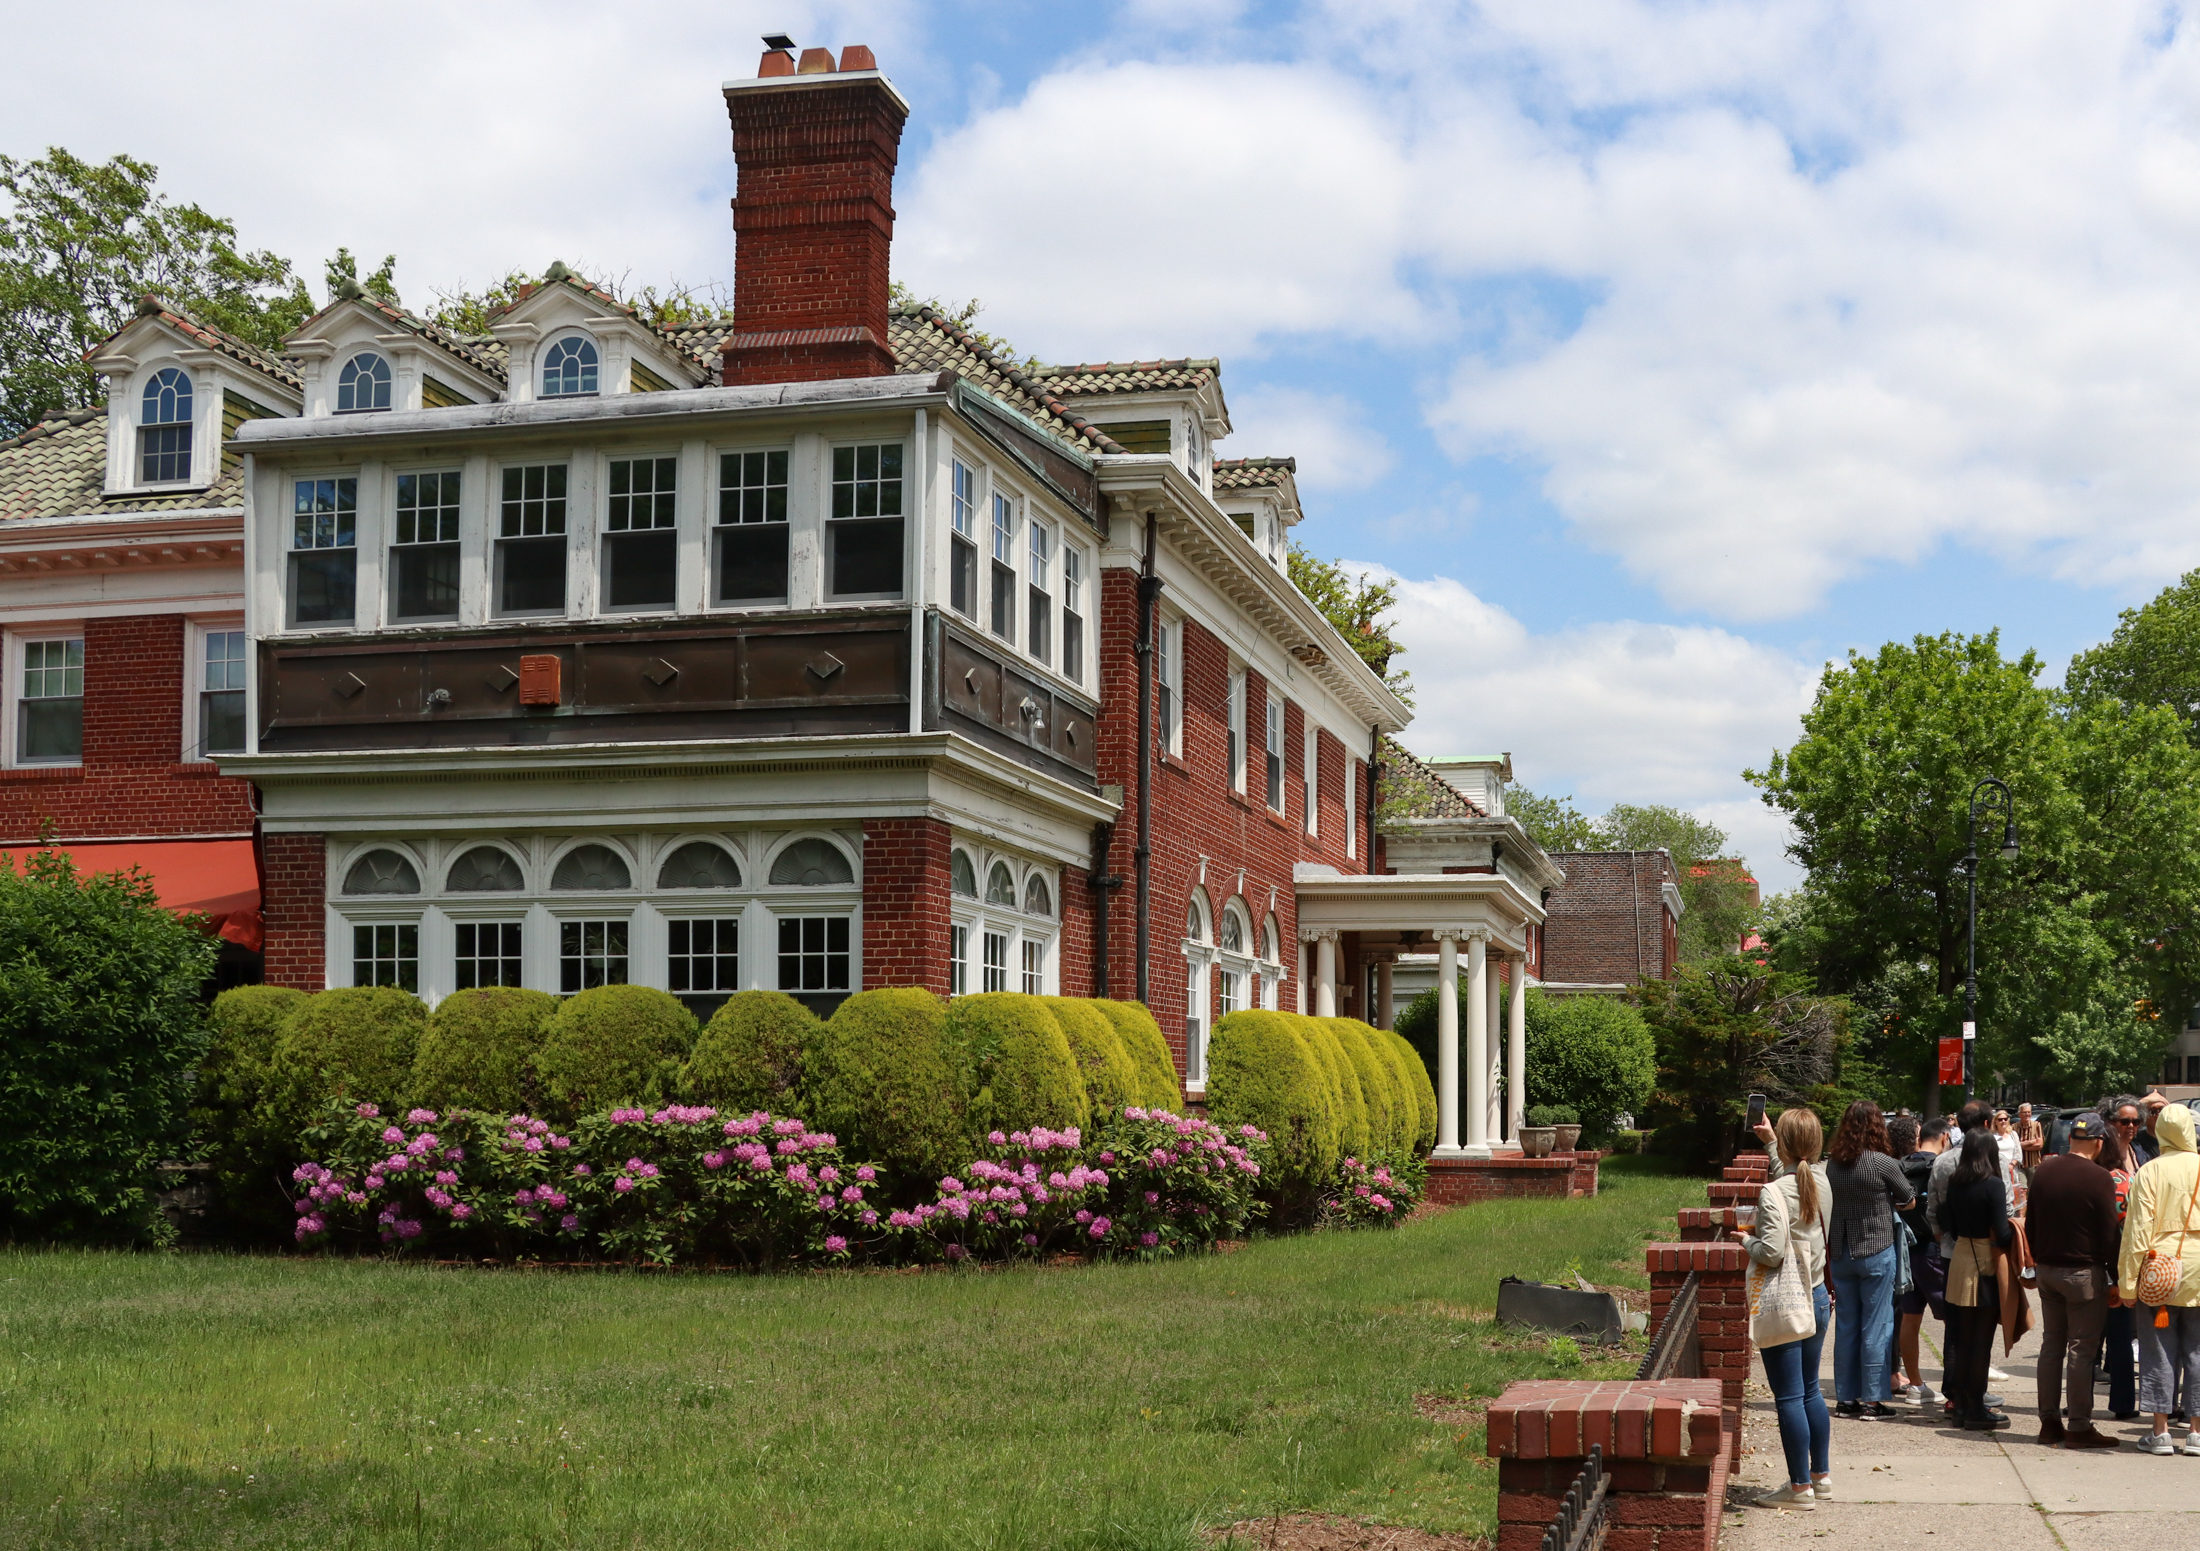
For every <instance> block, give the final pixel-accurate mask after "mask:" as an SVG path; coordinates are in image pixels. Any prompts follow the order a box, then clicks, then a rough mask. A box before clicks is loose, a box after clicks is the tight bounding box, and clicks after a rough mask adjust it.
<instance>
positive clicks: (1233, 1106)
mask: <svg viewBox="0 0 2200 1551" xmlns="http://www.w3.org/2000/svg"><path fill="white" fill-rule="evenodd" d="M1313 1027H1314V1020H1313V1019H1311V1018H1302V1017H1300V1016H1299V1015H1297V1014H1296V1013H1285V1012H1257V1011H1246V1012H1234V1013H1231V1014H1230V1015H1229V1016H1228V1017H1226V1018H1224V1019H1222V1021H1220V1022H1219V1023H1217V1024H1216V1025H1215V1028H1214V1033H1213V1034H1212V1035H1211V1036H1209V1038H1208V1041H1207V1117H1208V1118H1209V1119H1210V1120H1212V1121H1214V1122H1215V1124H1217V1125H1219V1126H1221V1127H1222V1128H1223V1129H1225V1130H1235V1129H1236V1128H1237V1127H1239V1126H1241V1125H1251V1126H1258V1127H1260V1129H1261V1130H1263V1131H1265V1132H1267V1133H1268V1140H1269V1143H1270V1145H1271V1146H1272V1147H1273V1148H1274V1150H1275V1160H1276V1162H1275V1167H1274V1168H1273V1169H1271V1170H1270V1171H1269V1173H1268V1174H1266V1175H1263V1176H1262V1183H1263V1186H1264V1187H1265V1188H1267V1189H1269V1190H1271V1191H1272V1193H1273V1196H1274V1198H1276V1199H1279V1200H1281V1201H1283V1202H1284V1203H1285V1204H1286V1205H1287V1206H1288V1205H1294V1204H1304V1203H1305V1202H1306V1201H1309V1200H1311V1199H1312V1197H1313V1194H1314V1192H1315V1191H1317V1190H1319V1189H1320V1188H1321V1187H1322V1186H1323V1185H1324V1184H1326V1183H1327V1182H1328V1181H1329V1179H1330V1177H1331V1176H1332V1175H1333V1174H1334V1173H1335V1172H1336V1169H1337V1164H1338V1161H1339V1160H1340V1159H1341V1158H1342V1157H1343V1156H1344V1154H1343V1151H1342V1149H1341V1147H1340V1145H1339V1142H1338V1134H1337V1133H1338V1127H1337V1117H1336V1109H1335V1099H1334V1094H1335V1085H1334V1083H1333V1081H1332V1079H1331V1077H1330V1074H1329V1067H1328V1065H1327V1063H1326V1062H1324V1061H1323V1059H1322V1058H1321V1056H1319V1055H1318V1054H1316V1053H1315V1050H1314V1047H1313V1044H1312V1042H1311V1041H1310V1040H1309V1039H1308V1037H1307V1031H1308V1030H1310V1029H1312V1028H1313Z"/></svg>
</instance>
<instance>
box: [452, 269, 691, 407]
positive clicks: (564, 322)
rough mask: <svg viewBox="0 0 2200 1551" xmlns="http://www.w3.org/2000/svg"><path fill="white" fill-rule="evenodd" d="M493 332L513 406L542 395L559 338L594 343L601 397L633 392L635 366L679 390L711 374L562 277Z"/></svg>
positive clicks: (510, 312) (506, 316)
mask: <svg viewBox="0 0 2200 1551" xmlns="http://www.w3.org/2000/svg"><path fill="white" fill-rule="evenodd" d="M489 332H490V333H492V334H494V335H495V336H496V337H497V338H498V339H501V340H503V341H504V348H505V351H506V355H507V364H506V372H507V382H506V388H505V393H506V396H507V397H508V398H509V399H510V400H511V402H513V403H515V404H530V403H534V402H536V401H538V400H540V399H541V398H542V397H543V392H542V362H543V357H544V355H545V354H546V353H547V352H548V351H549V348H550V346H551V345H553V344H555V343H556V342H557V341H558V340H560V339H564V338H566V337H567V336H569V335H576V334H577V335H580V336H581V337H583V338H585V339H587V340H588V341H589V342H590V343H591V344H593V345H594V346H595V347H596V358H597V365H596V392H597V395H598V396H599V397H604V398H609V397H611V396H613V395H614V394H621V393H628V392H631V391H632V380H633V371H634V368H635V366H637V365H639V366H641V367H642V368H643V369H644V370H645V371H647V372H649V373H650V374H651V375H652V376H655V377H658V378H661V379H662V380H664V381H665V382H668V383H670V384H672V386H673V387H674V388H676V389H678V388H696V387H703V386H706V385H707V384H708V382H709V375H708V373H707V372H705V371H703V370H702V369H701V368H699V367H698V366H697V365H696V363H695V362H694V361H693V360H691V359H690V358H688V357H687V356H684V355H682V354H680V353H679V352H678V351H677V350H674V349H673V348H672V347H670V346H669V345H667V344H666V343H665V342H664V341H663V339H661V338H660V337H659V336H658V334H657V333H656V331H655V330H653V329H650V328H648V327H646V326H645V325H643V324H642V323H641V322H639V321H638V320H636V319H635V318H633V317H630V316H628V315H627V314H626V313H623V312H609V311H606V310H605V309H604V308H603V307H602V305H601V304H600V303H599V302H597V301H596V300H594V299H593V298H591V297H589V296H588V295H586V294H585V293H584V292H581V291H579V290H577V289H576V288H574V287H573V286H571V285H568V284H566V283H565V282H563V281H558V280H549V281H545V282H543V283H542V284H541V285H538V286H537V287H536V288H535V289H534V291H533V292H532V293H531V294H530V295H528V296H527V297H526V298H525V299H524V300H521V301H519V302H516V303H514V304H513V306H512V307H511V308H510V309H509V310H508V311H506V312H505V314H504V316H503V318H502V319H501V320H499V321H498V322H496V323H494V324H491V325H490V329H489Z"/></svg>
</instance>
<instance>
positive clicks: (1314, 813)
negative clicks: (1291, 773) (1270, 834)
mask: <svg viewBox="0 0 2200 1551" xmlns="http://www.w3.org/2000/svg"><path fill="white" fill-rule="evenodd" d="M1300 758H1302V759H1304V760H1305V761H1306V764H1305V767H1304V769H1303V770H1302V771H1301V773H1300V778H1299V789H1300V790H1301V791H1302V792H1304V793H1305V794H1306V833H1307V834H1308V835H1310V836H1313V835H1319V834H1320V833H1321V832H1322V730H1321V729H1320V728H1319V727H1317V726H1315V725H1314V721H1313V718H1312V717H1309V718H1307V723H1306V747H1305V750H1304V751H1303V752H1302V754H1301V755H1300Z"/></svg>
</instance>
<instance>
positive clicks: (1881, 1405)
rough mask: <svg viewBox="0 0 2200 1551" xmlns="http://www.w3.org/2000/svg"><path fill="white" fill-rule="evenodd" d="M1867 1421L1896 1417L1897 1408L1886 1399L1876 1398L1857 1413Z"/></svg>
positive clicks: (1882, 1420)
mask: <svg viewBox="0 0 2200 1551" xmlns="http://www.w3.org/2000/svg"><path fill="white" fill-rule="evenodd" d="M1857 1414H1858V1415H1859V1416H1861V1417H1862V1418H1863V1419H1864V1420H1865V1421H1867V1422H1885V1421H1891V1420H1893V1418H1894V1414H1895V1410H1894V1407H1893V1406H1890V1405H1888V1404H1887V1403H1886V1402H1885V1401H1884V1400H1874V1401H1872V1402H1871V1403H1870V1404H1868V1405H1866V1406H1864V1407H1863V1408H1862V1409H1861V1410H1859V1412H1858V1413H1857Z"/></svg>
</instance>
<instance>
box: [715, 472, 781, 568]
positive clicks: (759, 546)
mask: <svg viewBox="0 0 2200 1551" xmlns="http://www.w3.org/2000/svg"><path fill="white" fill-rule="evenodd" d="M717 545H718V601H719V602H720V603H784V602H786V601H787V455H786V454H785V453H784V452H728V453H723V454H721V455H720V456H719V459H718V537H717Z"/></svg>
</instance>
